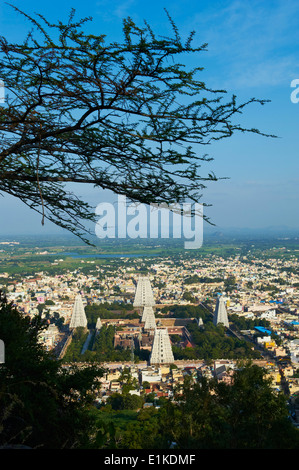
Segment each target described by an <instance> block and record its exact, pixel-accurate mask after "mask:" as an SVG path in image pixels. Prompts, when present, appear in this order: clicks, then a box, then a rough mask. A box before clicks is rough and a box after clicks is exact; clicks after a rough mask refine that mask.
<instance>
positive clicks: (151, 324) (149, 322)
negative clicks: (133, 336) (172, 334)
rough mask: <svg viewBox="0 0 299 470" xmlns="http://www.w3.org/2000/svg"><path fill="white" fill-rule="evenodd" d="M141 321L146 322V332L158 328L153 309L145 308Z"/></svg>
mask: <svg viewBox="0 0 299 470" xmlns="http://www.w3.org/2000/svg"><path fill="white" fill-rule="evenodd" d="M141 321H142V322H144V327H143V328H144V329H145V330H153V329H155V328H156V319H155V314H154V311H153V308H152V307H149V306H146V307H144V309H143V314H142V319H141Z"/></svg>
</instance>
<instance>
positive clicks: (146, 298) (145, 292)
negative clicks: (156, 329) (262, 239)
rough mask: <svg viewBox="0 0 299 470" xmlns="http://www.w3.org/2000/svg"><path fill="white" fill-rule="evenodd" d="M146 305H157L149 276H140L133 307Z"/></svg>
mask: <svg viewBox="0 0 299 470" xmlns="http://www.w3.org/2000/svg"><path fill="white" fill-rule="evenodd" d="M145 305H146V306H153V305H155V300H154V295H153V291H152V288H151V283H150V280H149V278H148V277H147V276H139V279H138V282H137V287H136V292H135V299H134V303H133V306H134V307H144V306H145Z"/></svg>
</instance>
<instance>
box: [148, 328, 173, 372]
mask: <svg viewBox="0 0 299 470" xmlns="http://www.w3.org/2000/svg"><path fill="white" fill-rule="evenodd" d="M173 362H174V357H173V352H172V348H171V343H170V339H169V335H168V331H167V328H161V329H158V328H156V329H155V335H154V341H153V346H152V352H151V356H150V364H151V365H152V364H171V363H173Z"/></svg>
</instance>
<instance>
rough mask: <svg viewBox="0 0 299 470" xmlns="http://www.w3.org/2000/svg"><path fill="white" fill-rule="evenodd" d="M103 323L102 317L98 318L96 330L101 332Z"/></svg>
mask: <svg viewBox="0 0 299 470" xmlns="http://www.w3.org/2000/svg"><path fill="white" fill-rule="evenodd" d="M102 326H103V325H102V322H101V319H100V317H98V318H97V323H96V330H100V329H101V328H102Z"/></svg>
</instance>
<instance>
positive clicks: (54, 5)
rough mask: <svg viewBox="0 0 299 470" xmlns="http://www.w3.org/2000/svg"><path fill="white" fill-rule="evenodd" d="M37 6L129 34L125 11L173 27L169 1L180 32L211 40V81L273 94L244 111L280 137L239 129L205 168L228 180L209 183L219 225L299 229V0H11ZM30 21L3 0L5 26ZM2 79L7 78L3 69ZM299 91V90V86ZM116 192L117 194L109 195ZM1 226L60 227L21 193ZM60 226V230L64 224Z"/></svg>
mask: <svg viewBox="0 0 299 470" xmlns="http://www.w3.org/2000/svg"><path fill="white" fill-rule="evenodd" d="M11 3H13V4H14V5H16V6H17V7H19V8H20V9H23V10H25V11H26V12H28V13H30V14H31V13H34V12H39V13H42V14H43V15H45V16H46V17H47V18H48V19H49V20H50V21H55V20H59V19H66V18H67V16H68V13H69V11H70V9H71V8H75V9H76V11H77V15H78V17H85V16H92V17H93V21H92V23H90V24H88V26H87V27H88V28H89V30H90V32H93V33H95V34H106V36H107V37H106V41H107V42H110V41H117V40H118V39H121V28H122V19H123V18H124V17H127V16H130V17H131V18H132V19H133V20H134V21H135V22H136V23H138V24H142V23H143V19H145V20H146V21H147V22H148V23H149V24H150V25H151V26H152V28H153V30H154V31H155V32H156V33H157V34H162V35H166V34H167V32H168V31H170V27H169V23H168V20H167V17H166V14H165V12H164V10H163V8H166V9H167V10H168V11H169V13H170V15H171V16H172V18H173V20H174V22H175V23H176V24H177V26H178V28H179V31H180V33H181V36H183V37H184V36H188V33H189V32H190V31H191V30H195V31H196V36H195V40H194V44H196V45H200V44H202V43H205V42H207V43H208V52H205V53H203V54H202V55H201V59H200V63H196V64H194V65H196V66H203V67H205V70H204V71H203V73H202V79H203V80H204V81H205V82H206V84H207V85H208V86H210V87H215V88H225V89H226V90H227V92H228V97H229V96H230V95H231V94H233V93H234V94H236V95H237V97H238V100H239V102H242V101H246V100H248V99H250V98H252V97H255V98H258V99H269V100H271V103H268V104H267V105H265V106H260V105H258V104H254V105H250V107H248V108H246V109H245V112H244V115H243V116H242V118H241V122H242V124H244V125H245V126H247V127H254V128H258V129H260V130H261V131H264V132H266V133H271V134H276V135H277V136H279V138H278V139H270V138H264V137H261V136H257V135H254V134H235V135H234V136H233V137H232V138H230V139H226V140H223V141H220V142H219V143H217V144H215V145H214V144H213V145H212V146H211V147H210V148H209V155H210V156H211V157H213V158H214V161H213V162H211V163H207V164H205V166H204V171H205V172H207V173H208V172H209V171H210V170H212V171H214V173H215V174H216V175H217V176H219V177H229V179H227V180H223V181H218V182H214V183H211V184H209V186H208V188H207V189H206V190H205V191H204V201H205V202H207V203H210V204H212V207H210V208H206V209H205V213H206V214H207V215H208V216H209V217H210V218H211V219H212V221H213V222H214V223H215V224H216V225H217V226H218V227H219V228H226V227H237V228H242V227H250V228H263V227H268V226H276V225H277V226H278V225H279V226H286V227H289V228H293V229H298V230H299V209H298V199H299V198H298V195H299V194H298V192H299V191H298V187H299V171H298V170H299V164H298V156H299V155H298V154H299V145H298V136H299V132H298V130H299V103H294V102H292V101H291V93H292V91H293V90H294V89H293V88H291V82H292V80H294V79H299V3H298V2H297V1H296V0H276V1H271V0H270V1H269V0H260V1H258V0H244V1H238V0H227V1H205V2H204V1H200V0H198V1H195V0H184V1H170V0H164V2H163V3H162V2H160V1H159V2H158V1H157V0H152V1H151V2H143V1H140V0H125V1H118V0H87V1H85V2H83V1H78V0H64V1H63V2H61V1H58V0H52V1H47V0H45V1H44V2H40V1H38V0H25V1H24V0H14V1H13V0H12V1H11ZM29 28H30V25H29V24H28V22H27V21H25V19H24V18H23V17H21V16H20V15H18V14H17V13H15V12H14V11H13V10H12V9H11V8H10V7H9V6H8V5H7V4H4V3H3V2H1V4H0V34H1V35H3V36H6V37H7V38H8V39H9V40H12V41H18V40H20V39H22V38H23V37H24V35H25V34H26V32H27V31H28V29H29ZM0 78H1V77H0ZM298 96H299V93H298ZM74 189H75V191H76V193H77V194H78V195H81V196H82V197H83V198H85V199H87V200H89V201H90V202H91V203H92V204H93V205H97V204H98V203H99V202H101V201H102V200H105V199H106V194H102V193H101V194H100V193H99V192H95V191H94V190H91V189H90V188H89V187H82V186H80V187H74ZM107 197H108V195H107ZM0 211H1V214H2V217H1V220H2V221H3V220H5V223H3V224H2V225H1V226H0V234H8V233H14V234H17V233H45V232H47V233H48V232H49V233H53V232H55V231H56V228H55V227H54V226H53V225H52V224H50V223H46V224H45V226H44V227H42V226H41V220H40V216H39V215H37V214H35V213H33V212H31V211H30V210H29V209H28V208H27V207H26V206H24V205H23V204H22V203H20V202H18V201H17V200H15V199H13V198H12V197H8V196H6V195H4V197H1V198H0ZM59 231H60V229H59Z"/></svg>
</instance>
